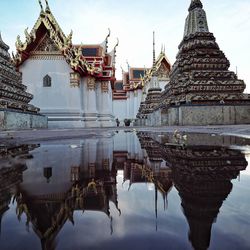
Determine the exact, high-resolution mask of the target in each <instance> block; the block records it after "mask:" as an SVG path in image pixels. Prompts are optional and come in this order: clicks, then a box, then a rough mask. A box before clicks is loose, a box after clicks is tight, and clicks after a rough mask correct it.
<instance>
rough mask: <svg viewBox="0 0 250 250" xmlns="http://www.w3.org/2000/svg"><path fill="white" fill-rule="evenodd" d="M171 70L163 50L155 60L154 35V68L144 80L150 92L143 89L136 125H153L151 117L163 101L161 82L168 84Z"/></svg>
mask: <svg viewBox="0 0 250 250" xmlns="http://www.w3.org/2000/svg"><path fill="white" fill-rule="evenodd" d="M170 69H171V65H170V62H169V61H168V59H167V57H166V55H165V52H164V50H163V49H162V51H161V53H160V56H159V57H158V59H157V60H156V59H155V35H154V33H153V66H152V68H151V69H150V70H149V71H148V72H147V74H146V75H145V76H144V79H143V81H144V82H145V83H146V82H149V88H148V90H146V88H144V89H143V96H142V101H141V104H140V107H139V110H138V113H137V116H136V118H137V121H136V125H149V126H150V125H152V120H154V117H151V115H152V114H153V112H154V110H155V109H156V107H158V106H159V105H160V101H161V91H162V88H161V87H160V83H159V82H160V81H161V82H164V85H167V84H168V82H169V72H170ZM164 87H165V86H164Z"/></svg>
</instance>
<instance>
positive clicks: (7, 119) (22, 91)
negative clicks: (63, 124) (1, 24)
mask: <svg viewBox="0 0 250 250" xmlns="http://www.w3.org/2000/svg"><path fill="white" fill-rule="evenodd" d="M8 50H9V46H8V45H6V44H5V43H4V42H3V40H2V38H1V35H0V129H28V128H46V127H47V118H46V117H45V116H42V115H40V114H39V113H38V112H39V108H37V107H35V106H33V105H31V104H29V102H30V101H31V100H32V98H33V95H32V94H29V93H27V92H26V89H27V87H26V86H25V85H23V84H22V83H21V82H22V75H21V73H20V72H17V71H16V69H15V66H14V65H13V64H12V62H11V58H10V55H9V53H8Z"/></svg>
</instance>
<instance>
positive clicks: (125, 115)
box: [113, 39, 171, 125]
mask: <svg viewBox="0 0 250 250" xmlns="http://www.w3.org/2000/svg"><path fill="white" fill-rule="evenodd" d="M170 70H171V64H170V62H169V60H168V58H167V56H166V54H165V48H163V47H162V49H161V52H160V54H159V56H158V58H157V59H156V57H155V39H153V65H152V67H151V68H134V67H128V72H124V71H123V74H122V76H123V77H122V78H123V79H122V80H118V81H116V83H115V86H114V90H113V110H114V116H115V117H117V118H118V119H119V120H121V121H123V120H124V119H130V120H136V121H135V123H134V124H136V125H146V118H147V114H149V113H151V112H152V110H153V107H154V106H155V105H156V103H158V102H157V101H158V98H156V97H155V96H156V95H157V96H158V95H159V94H160V93H161V90H163V89H164V88H165V86H166V85H167V84H168V82H169V72H170ZM155 100H156V101H155Z"/></svg>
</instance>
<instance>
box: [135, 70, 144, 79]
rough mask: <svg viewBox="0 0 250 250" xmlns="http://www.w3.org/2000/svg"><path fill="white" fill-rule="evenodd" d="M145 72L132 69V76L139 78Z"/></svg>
mask: <svg viewBox="0 0 250 250" xmlns="http://www.w3.org/2000/svg"><path fill="white" fill-rule="evenodd" d="M144 74H145V71H144V70H133V78H136V79H140V78H141V77H143V76H144Z"/></svg>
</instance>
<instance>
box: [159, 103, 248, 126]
mask: <svg viewBox="0 0 250 250" xmlns="http://www.w3.org/2000/svg"><path fill="white" fill-rule="evenodd" d="M161 116H162V118H161V120H162V124H161V125H162V126H164V125H165V126H167V125H169V126H174V125H179V126H188V125H192V126H202V125H234V124H250V105H234V106H230V105H228V106H226V105H224V106H223V105H218V106H216V105H213V106H211V105H206V106H204V105H195V106H194V105H192V106H191V105H189V106H188V105H187V106H185V105H183V106H179V107H171V108H168V109H167V110H165V111H164V112H163V111H162V113H161Z"/></svg>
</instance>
